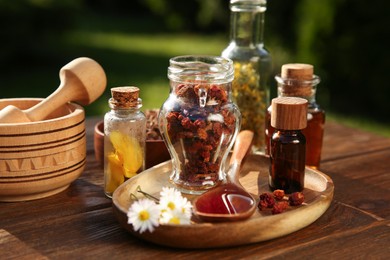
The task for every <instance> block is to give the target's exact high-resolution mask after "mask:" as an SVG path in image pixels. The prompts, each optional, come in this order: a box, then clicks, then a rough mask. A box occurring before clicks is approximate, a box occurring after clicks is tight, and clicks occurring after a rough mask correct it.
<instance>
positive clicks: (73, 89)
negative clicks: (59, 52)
mask: <svg viewBox="0 0 390 260" xmlns="http://www.w3.org/2000/svg"><path fill="white" fill-rule="evenodd" d="M60 80H61V84H60V86H59V87H58V88H57V90H56V91H55V92H53V93H52V94H51V95H50V96H49V97H47V98H46V99H44V100H42V101H41V102H40V103H38V104H36V105H35V106H33V107H31V108H29V109H26V110H20V109H19V108H17V107H15V106H11V105H10V106H7V107H5V108H3V109H2V110H1V111H0V123H23V122H32V121H40V120H44V119H45V118H46V117H47V116H48V115H49V114H50V113H51V112H53V111H54V110H56V109H57V108H59V107H60V106H62V105H64V104H66V103H67V102H70V101H75V102H77V103H79V104H81V105H89V104H90V103H92V102H93V101H95V100H96V99H97V98H98V97H99V96H100V95H101V94H102V93H103V92H104V90H105V88H106V84H107V79H106V74H105V73H104V70H103V68H102V67H101V66H100V65H99V64H98V63H97V62H96V61H94V60H92V59H90V58H86V57H82V58H77V59H74V60H73V61H71V62H69V63H68V64H66V65H65V66H64V67H62V68H61V70H60Z"/></svg>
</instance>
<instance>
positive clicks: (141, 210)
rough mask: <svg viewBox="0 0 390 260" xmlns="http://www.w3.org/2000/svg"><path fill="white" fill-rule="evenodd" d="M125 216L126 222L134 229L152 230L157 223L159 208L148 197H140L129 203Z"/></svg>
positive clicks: (141, 231) (141, 230) (140, 230)
mask: <svg viewBox="0 0 390 260" xmlns="http://www.w3.org/2000/svg"><path fill="white" fill-rule="evenodd" d="M127 217H128V220H127V223H129V224H132V225H133V228H134V231H139V232H140V233H143V232H144V231H145V230H149V232H153V231H154V228H155V227H157V226H158V225H159V217H160V208H159V206H158V205H157V204H156V203H155V202H154V201H152V200H150V199H140V200H137V201H135V202H134V203H133V204H132V205H131V207H130V209H129V211H128V213H127Z"/></svg>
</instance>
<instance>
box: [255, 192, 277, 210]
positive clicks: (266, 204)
mask: <svg viewBox="0 0 390 260" xmlns="http://www.w3.org/2000/svg"><path fill="white" fill-rule="evenodd" d="M274 205H275V198H274V196H273V194H272V193H269V192H265V193H262V194H260V201H259V204H258V208H259V209H260V210H263V209H266V208H272V207H273V206H274Z"/></svg>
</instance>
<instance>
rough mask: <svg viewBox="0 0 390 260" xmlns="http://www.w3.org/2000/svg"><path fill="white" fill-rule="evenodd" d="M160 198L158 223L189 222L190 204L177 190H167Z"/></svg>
mask: <svg viewBox="0 0 390 260" xmlns="http://www.w3.org/2000/svg"><path fill="white" fill-rule="evenodd" d="M163 195H164V196H162V197H161V198H160V209H161V219H160V223H171V224H190V220H191V215H192V205H191V202H189V201H188V200H187V198H185V197H183V196H182V195H181V193H180V192H178V191H172V190H170V191H167V190H166V192H165V193H164V194H163Z"/></svg>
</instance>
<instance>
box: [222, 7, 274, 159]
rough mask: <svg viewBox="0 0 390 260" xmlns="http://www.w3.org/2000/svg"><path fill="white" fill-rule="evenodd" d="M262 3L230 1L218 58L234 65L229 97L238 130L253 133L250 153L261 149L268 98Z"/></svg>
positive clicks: (268, 58) (268, 66)
mask: <svg viewBox="0 0 390 260" xmlns="http://www.w3.org/2000/svg"><path fill="white" fill-rule="evenodd" d="M266 4H267V1H266V0H230V10H231V16H230V43H229V45H228V46H227V48H226V49H225V50H223V52H222V57H225V58H229V59H231V60H233V62H234V70H235V72H234V80H233V85H232V98H233V102H235V103H236V104H237V105H238V107H239V109H240V111H241V114H242V124H241V129H243V130H244V129H248V130H251V131H253V132H254V134H255V135H254V140H253V146H252V147H253V148H254V149H253V151H254V152H259V153H263V152H264V149H265V144H264V131H265V115H266V110H267V107H268V105H269V99H270V94H269V92H270V86H269V83H270V82H269V81H270V73H271V56H270V54H269V52H268V51H267V50H266V49H265V47H264V42H263V34H264V33H263V27H264V17H265V12H266V10H267V7H266Z"/></svg>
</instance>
